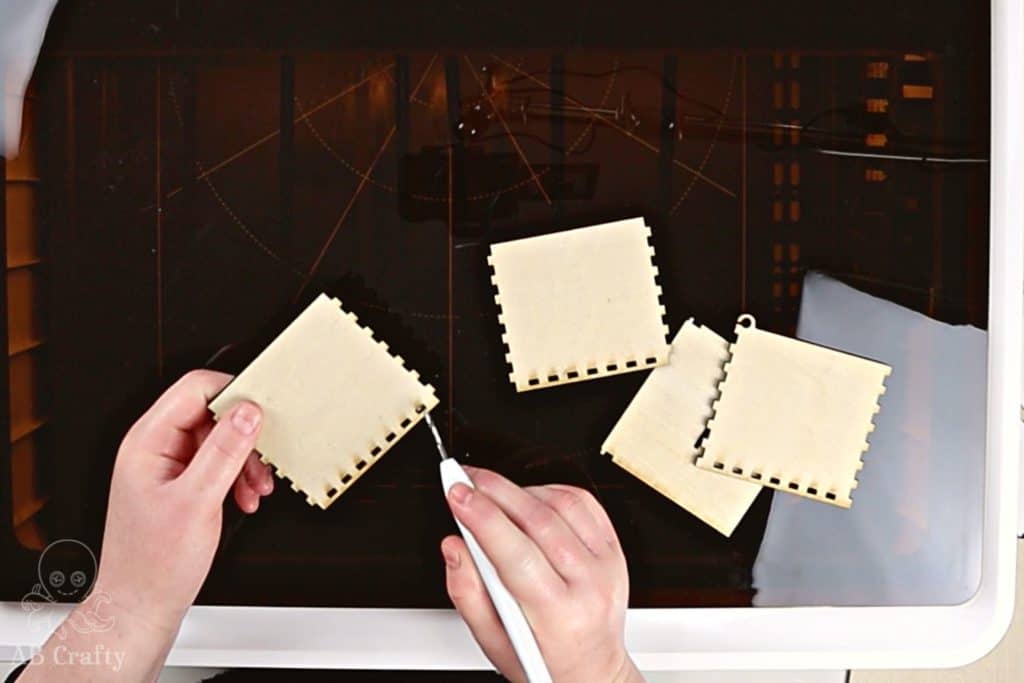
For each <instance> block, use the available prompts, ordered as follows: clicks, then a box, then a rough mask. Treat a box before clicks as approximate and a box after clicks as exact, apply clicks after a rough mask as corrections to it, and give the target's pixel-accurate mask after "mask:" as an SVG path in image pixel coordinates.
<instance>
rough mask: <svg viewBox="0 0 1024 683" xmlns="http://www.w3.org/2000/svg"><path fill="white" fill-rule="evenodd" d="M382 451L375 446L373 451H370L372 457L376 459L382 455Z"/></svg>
mask: <svg viewBox="0 0 1024 683" xmlns="http://www.w3.org/2000/svg"><path fill="white" fill-rule="evenodd" d="M380 450H381V449H380V446H374V447H373V449H372V450H371V451H370V455H372V456H374V457H376V456H378V455H380Z"/></svg>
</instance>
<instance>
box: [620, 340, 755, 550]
mask: <svg viewBox="0 0 1024 683" xmlns="http://www.w3.org/2000/svg"><path fill="white" fill-rule="evenodd" d="M728 358H729V344H728V342H726V341H725V340H724V339H722V338H721V337H719V336H718V335H717V334H715V333H714V332H712V331H711V330H709V329H707V328H706V327H702V326H700V325H696V324H694V322H693V321H692V320H687V321H686V322H685V323H683V326H682V327H681V328H680V330H679V332H677V333H676V336H675V339H673V340H672V346H671V350H670V352H669V357H668V363H667V364H666V365H663V366H661V367H659V368H655V369H654V370H653V371H652V372H651V374H650V376H648V378H647V379H646V380H645V381H644V383H643V385H641V387H640V390H639V391H638V392H637V393H636V396H634V397H633V400H632V401H631V402H630V404H629V406H628V407H627V408H626V411H625V412H624V413H623V414H622V417H620V418H619V421H618V422H617V423H616V424H615V427H614V429H612V431H611V434H609V435H608V438H607V439H605V441H604V444H603V445H602V446H601V451H602V452H604V453H610V454H611V456H612V462H614V463H615V464H616V465H618V466H619V467H622V468H623V469H625V470H626V471H627V472H629V473H630V474H632V475H633V476H635V477H637V478H638V479H640V480H641V481H643V482H644V483H646V484H647V485H648V486H650V487H652V488H654V489H655V490H657V491H658V492H660V493H661V494H662V495H664V496H666V497H667V498H669V499H670V500H672V501H673V502H675V503H676V504H677V505H679V506H680V507H682V508H684V509H686V510H688V511H689V512H690V513H691V514H693V515H694V516H695V517H697V518H699V519H701V520H702V521H704V522H705V523H707V524H709V525H710V526H711V527H713V528H714V529H715V530H716V531H718V532H719V533H721V534H724V535H725V536H729V535H731V534H732V532H733V531H734V530H735V529H736V525H737V524H739V522H740V520H741V519H742V518H743V515H744V514H745V513H746V511H747V509H748V508H749V507H750V505H751V504H752V503H753V502H754V499H755V498H756V497H757V494H758V492H759V491H760V490H761V486H760V485H758V484H753V483H751V482H747V481H740V480H738V479H732V478H729V477H722V476H719V475H718V474H717V473H715V472H707V471H705V470H702V469H699V468H698V467H697V466H696V465H695V460H696V458H697V445H696V444H697V441H698V439H700V436H701V434H703V433H704V428H705V426H706V424H707V421H708V418H709V417H711V403H712V401H714V399H715V397H716V396H718V382H719V381H720V380H721V379H722V376H723V371H722V366H723V364H724V363H725V361H726V360H727V359H728Z"/></svg>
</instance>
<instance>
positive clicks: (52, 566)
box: [38, 538, 96, 602]
mask: <svg viewBox="0 0 1024 683" xmlns="http://www.w3.org/2000/svg"><path fill="white" fill-rule="evenodd" d="M38 571H39V586H40V587H41V588H42V590H43V592H44V593H46V595H47V596H48V598H49V599H50V600H51V601H53V602H71V601H73V602H80V601H81V600H82V599H83V598H85V596H87V595H88V594H89V591H90V590H91V589H92V584H93V582H94V581H95V580H96V556H95V555H94V554H93V552H92V550H90V549H89V546H87V545H85V544H84V543H82V542H81V541H76V540H74V539H70V538H64V539H61V540H59V541H54V542H53V543H51V544H50V545H48V546H46V548H45V549H44V550H43V552H42V554H41V555H40V556H39V570H38Z"/></svg>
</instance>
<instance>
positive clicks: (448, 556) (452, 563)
mask: <svg viewBox="0 0 1024 683" xmlns="http://www.w3.org/2000/svg"><path fill="white" fill-rule="evenodd" d="M441 554H442V555H443V556H444V563H445V564H446V565H448V568H449V569H458V568H459V566H460V565H461V564H462V558H461V557H459V554H458V553H457V552H454V551H452V550H449V549H448V548H447V547H446V546H441Z"/></svg>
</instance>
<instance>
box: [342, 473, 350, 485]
mask: <svg viewBox="0 0 1024 683" xmlns="http://www.w3.org/2000/svg"><path fill="white" fill-rule="evenodd" d="M350 481H352V475H351V474H349V473H348V472H346V473H345V476H344V477H342V478H341V483H342V484H347V483H349V482H350Z"/></svg>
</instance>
